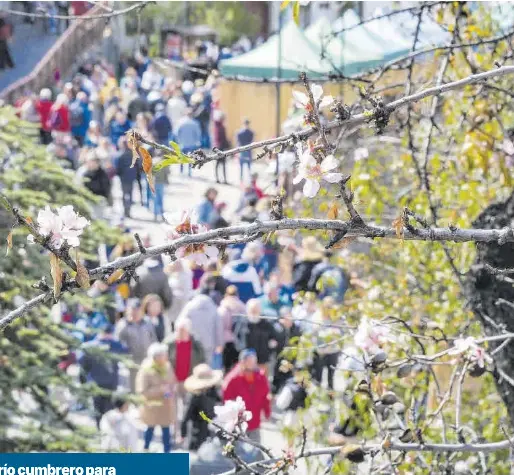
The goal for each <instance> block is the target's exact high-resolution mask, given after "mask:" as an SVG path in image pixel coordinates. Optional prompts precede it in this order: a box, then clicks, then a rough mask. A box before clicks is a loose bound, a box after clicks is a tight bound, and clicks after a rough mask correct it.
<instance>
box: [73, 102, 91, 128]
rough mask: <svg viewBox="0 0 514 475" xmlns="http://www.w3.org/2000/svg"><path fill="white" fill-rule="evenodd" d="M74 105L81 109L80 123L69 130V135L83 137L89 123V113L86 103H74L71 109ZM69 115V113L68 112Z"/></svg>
mask: <svg viewBox="0 0 514 475" xmlns="http://www.w3.org/2000/svg"><path fill="white" fill-rule="evenodd" d="M74 105H76V106H78V107H80V108H81V109H82V123H81V124H80V125H76V126H74V127H72V128H71V134H72V135H74V136H77V137H85V136H86V132H87V129H88V128H89V122H91V111H90V110H89V104H88V103H87V102H82V101H75V103H74V104H72V107H73V106H74ZM70 113H71V111H70Z"/></svg>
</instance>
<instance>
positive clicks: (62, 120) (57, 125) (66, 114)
mask: <svg viewBox="0 0 514 475" xmlns="http://www.w3.org/2000/svg"><path fill="white" fill-rule="evenodd" d="M55 114H57V116H58V117H57V118H56V120H55V121H54V118H55ZM52 121H54V122H53V123H52ZM48 122H49V123H48V125H49V126H50V129H51V130H57V131H59V132H70V131H71V125H70V111H69V109H68V106H61V107H59V109H53V110H51V111H50V118H49V120H48Z"/></svg>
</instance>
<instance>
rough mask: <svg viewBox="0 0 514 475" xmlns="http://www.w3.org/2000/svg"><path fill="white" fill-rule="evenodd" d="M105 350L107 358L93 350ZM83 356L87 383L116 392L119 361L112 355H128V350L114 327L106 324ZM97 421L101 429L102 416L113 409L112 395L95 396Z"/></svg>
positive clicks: (87, 345) (85, 349) (84, 348)
mask: <svg viewBox="0 0 514 475" xmlns="http://www.w3.org/2000/svg"><path fill="white" fill-rule="evenodd" d="M98 348H105V349H106V351H107V353H108V354H107V355H106V356H101V355H100V356H99V355H95V354H94V352H92V350H94V349H98ZM82 350H83V355H82V357H81V358H80V359H79V364H80V366H81V369H82V371H83V372H84V375H85V376H86V380H87V381H92V382H94V383H95V384H96V385H97V386H99V387H100V388H102V389H106V390H108V391H116V389H117V388H118V383H119V368H118V361H117V360H116V359H114V358H113V356H112V355H120V354H126V353H128V350H127V348H126V347H125V346H123V345H122V344H121V343H120V342H119V341H118V340H117V339H116V338H115V337H114V326H113V325H111V324H110V323H109V324H106V325H105V326H104V328H103V330H102V332H101V333H100V334H99V335H98V336H97V337H96V338H95V339H94V340H92V341H90V342H88V343H85V344H84V346H83V347H82ZM93 407H94V410H95V420H96V424H97V427H98V428H100V420H101V419H102V416H103V415H104V414H105V413H106V412H107V411H109V410H111V409H112V408H113V400H112V395H110V394H109V395H103V394H100V395H96V396H93Z"/></svg>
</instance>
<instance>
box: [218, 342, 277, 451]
mask: <svg viewBox="0 0 514 475" xmlns="http://www.w3.org/2000/svg"><path fill="white" fill-rule="evenodd" d="M239 396H240V397H241V398H242V399H243V401H244V402H245V406H246V410H247V411H250V412H251V413H252V418H251V419H250V420H249V421H248V432H247V435H248V437H249V438H250V439H251V440H253V441H255V442H260V439H261V436H260V427H261V415H262V414H264V416H265V417H266V419H269V418H270V416H271V404H270V394H269V384H268V378H267V377H266V375H265V374H264V372H262V371H261V370H260V369H259V366H258V365H257V355H256V353H255V350H253V349H246V350H243V351H242V352H241V354H240V355H239V364H238V365H237V366H235V367H234V369H233V370H232V371H231V372H230V373H229V374H228V375H227V376H226V377H225V381H224V387H223V401H229V400H235V399H237V397H239Z"/></svg>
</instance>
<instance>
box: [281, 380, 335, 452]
mask: <svg viewBox="0 0 514 475" xmlns="http://www.w3.org/2000/svg"><path fill="white" fill-rule="evenodd" d="M307 385H308V383H307V382H306V381H305V379H304V377H303V375H302V374H301V372H299V371H298V372H296V373H295V374H294V375H293V374H291V376H290V377H289V378H287V380H286V381H285V383H284V385H283V386H282V388H281V390H280V392H279V394H278V397H277V399H276V406H277V409H279V410H280V411H284V412H285V414H284V418H283V420H282V424H283V426H284V427H287V428H288V429H291V430H292V432H293V433H294V428H295V425H298V422H300V423H301V424H302V423H304V421H301V420H298V419H299V417H298V414H297V411H298V410H299V409H305V406H306V402H307V397H308V396H309V394H308V392H307V388H308V386H307ZM295 422H296V424H295ZM286 437H287V439H288V445H289V446H292V445H293V444H294V436H293V437H292V436H291V435H290V434H288V435H287V436H286ZM343 443H344V442H343Z"/></svg>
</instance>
